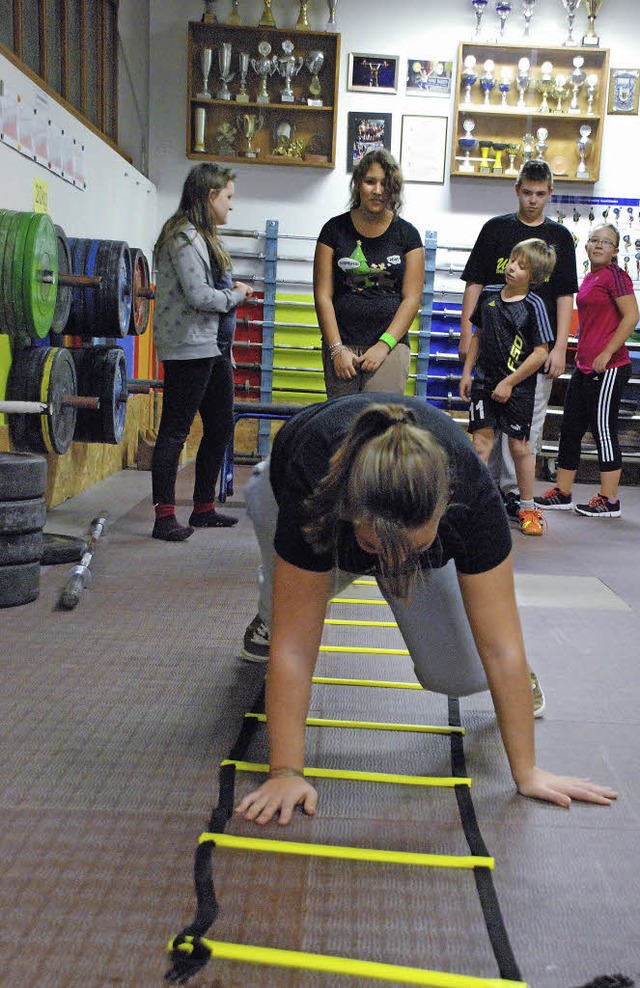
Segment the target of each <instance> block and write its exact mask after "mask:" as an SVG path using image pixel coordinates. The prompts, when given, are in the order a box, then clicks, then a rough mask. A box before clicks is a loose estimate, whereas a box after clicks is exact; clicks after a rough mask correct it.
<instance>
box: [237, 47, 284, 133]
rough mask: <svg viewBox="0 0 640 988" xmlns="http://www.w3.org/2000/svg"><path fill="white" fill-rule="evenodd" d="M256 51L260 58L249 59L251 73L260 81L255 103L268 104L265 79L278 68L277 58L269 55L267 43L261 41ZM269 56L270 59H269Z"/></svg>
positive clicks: (269, 49)
mask: <svg viewBox="0 0 640 988" xmlns="http://www.w3.org/2000/svg"><path fill="white" fill-rule="evenodd" d="M258 51H259V52H260V58H252V59H251V65H252V66H253V71H254V72H255V74H256V75H257V76H258V79H259V80H260V88H259V90H258V95H257V97H256V103H268V102H269V93H268V92H267V79H268V78H269V76H271V75H273V73H274V72H275V71H276V70H277V68H278V56H277V55H271V45H270V44H269V42H268V41H261V42H260V44H259V45H258ZM270 55H271V58H269V56H270ZM245 136H246V134H245Z"/></svg>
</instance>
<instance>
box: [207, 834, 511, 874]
mask: <svg viewBox="0 0 640 988" xmlns="http://www.w3.org/2000/svg"><path fill="white" fill-rule="evenodd" d="M208 842H213V843H214V844H216V845H217V846H218V847H229V848H233V849H236V850H244V851H264V852H266V853H268V854H296V855H299V856H301V857H310V858H337V859H340V860H341V861H367V862H376V863H377V864H397V865H409V866H411V867H420V868H463V869H467V870H472V869H473V868H489V869H491V870H492V871H493V868H494V864H495V862H494V859H493V858H488V857H480V856H477V855H471V854H467V855H463V854H421V853H418V852H412V851H389V850H384V849H376V848H367V847H339V846H336V845H335V844H305V843H302V842H299V841H285V840H265V839H263V838H261V837H236V836H234V835H233V834H211V833H207V832H205V833H204V834H200V837H199V838H198V844H205V843H208Z"/></svg>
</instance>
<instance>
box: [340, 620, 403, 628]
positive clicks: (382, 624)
mask: <svg viewBox="0 0 640 988" xmlns="http://www.w3.org/2000/svg"><path fill="white" fill-rule="evenodd" d="M324 623H325V624H338V625H340V627H345V626H347V625H351V626H352V627H356V628H397V627H398V622H397V621H348V620H346V619H345V620H342V621H340V620H338V618H325V622H324Z"/></svg>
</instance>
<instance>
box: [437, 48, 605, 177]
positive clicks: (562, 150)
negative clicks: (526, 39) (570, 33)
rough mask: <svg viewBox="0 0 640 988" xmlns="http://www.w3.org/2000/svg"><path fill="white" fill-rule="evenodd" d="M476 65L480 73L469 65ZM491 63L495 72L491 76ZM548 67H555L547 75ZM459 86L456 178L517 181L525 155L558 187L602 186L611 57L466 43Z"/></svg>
mask: <svg viewBox="0 0 640 988" xmlns="http://www.w3.org/2000/svg"><path fill="white" fill-rule="evenodd" d="M472 57H473V58H475V66H474V65H473V64H471V65H469V62H470V61H471V59H472ZM522 59H527V60H528V61H529V68H528V70H527V68H526V66H523V69H522V70H520V69H519V64H522V62H521V60H522ZM580 59H582V63H580V62H579V60H580ZM488 60H489V61H491V62H493V63H494V65H493V67H491V66H488V70H489V71H488V72H486V71H485V63H486V62H487V61H488ZM576 62H577V63H576ZM544 63H550V65H551V67H550V68H549V66H546V67H545V71H543V68H542V67H543V65H544ZM572 73H573V74H572ZM474 75H475V77H476V78H475V79H474V78H473V77H474ZM527 75H528V77H529V81H528V84H527V85H526V86H525V85H524V82H525V81H526V76H527ZM519 76H520V89H519V88H518V84H517V80H518V77H519ZM563 79H564V83H563ZM457 80H458V84H457V89H456V104H455V112H454V129H455V135H454V140H453V147H452V152H451V174H452V175H458V176H464V177H465V178H488V179H500V178H507V179H509V180H510V181H513V180H514V178H515V177H516V176H517V174H518V171H519V169H520V166H521V165H522V163H523V161H524V160H526V158H525V156H524V154H523V150H524V151H525V152H529V151H530V152H531V153H528V157H529V158H539V157H542V158H543V159H544V160H545V161H546V162H547V163H548V164H549V166H550V167H551V171H552V172H553V176H554V184H557V183H558V182H578V183H585V182H586V183H590V184H593V183H594V182H597V181H598V179H599V177H600V153H601V148H602V132H603V127H604V119H605V113H606V105H607V85H608V82H609V52H608V50H605V49H600V48H578V47H569V46H567V47H562V48H542V47H531V46H530V45H503V44H483V43H480V42H478V43H476V42H472V41H470V42H463V43H461V44H460V46H459V49H458V74H457ZM492 80H493V86H491V81H492ZM487 93H488V96H486V94H487ZM523 102H524V105H522V104H523ZM543 106H548V107H549V109H548V110H545V109H541V107H543ZM544 131H546V134H545V133H544ZM527 135H529V137H530V138H531V139H530V140H529V139H528V140H526V141H525V137H526V136H527ZM579 141H580V142H581V147H580V149H579V147H578V142H579ZM474 142H476V143H474ZM580 151H582V152H583V157H581V154H580Z"/></svg>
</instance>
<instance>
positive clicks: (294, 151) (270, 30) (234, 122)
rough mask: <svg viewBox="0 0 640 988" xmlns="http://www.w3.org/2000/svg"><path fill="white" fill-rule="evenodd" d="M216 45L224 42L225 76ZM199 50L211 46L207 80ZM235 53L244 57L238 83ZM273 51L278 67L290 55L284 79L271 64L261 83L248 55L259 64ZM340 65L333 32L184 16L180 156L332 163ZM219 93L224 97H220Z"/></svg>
mask: <svg viewBox="0 0 640 988" xmlns="http://www.w3.org/2000/svg"><path fill="white" fill-rule="evenodd" d="M287 42H289V43H290V44H287ZM283 43H284V47H283ZM223 46H227V47H226V52H227V56H228V57H229V68H228V70H227V72H226V75H227V78H228V76H229V75H230V74H231V73H232V74H233V79H230V78H228V81H227V83H225V82H224V81H223V80H222V78H221V75H222V69H221V63H222V61H223V59H222V57H221V52H222V51H223V50H224V49H223ZM229 46H230V47H229ZM205 49H210V50H211V67H210V71H209V73H208V78H207V79H206V80H205V64H206V61H205V59H204V57H203V52H204V51H205ZM241 53H244V54H245V56H248V68H246V75H245V80H244V87H243V86H242V70H241V65H240V55H241ZM319 53H322V56H323V58H322V59H321V58H320V57H319ZM274 56H275V57H276V58H277V59H279V60H280V61H279V62H278V63H277V65H278V67H279V69H280V70H282V69H284V67H285V65H286V61H287V59H288V60H289V69H290V79H289V81H287V79H285V77H284V76H283V75H282V74H281V71H278V70H277V69H276V70H275V71H274V72H273V73H272V74H265V75H264V86H263V82H262V81H261V77H260V76H259V75H258V74H257V73H256V71H255V70H254V68H253V66H252V62H255V63H256V65H259V62H260V60H261V59H262V60H263V66H265V65H266V66H267V67H268V60H269V59H271V60H272V61H273V59H274ZM314 57H315V62H316V65H315V73H314V71H312V70H313V68H314V66H313V61H314ZM310 62H311V63H312V64H311V67H310V65H309V63H310ZM320 62H321V64H320V65H319V64H318V63H320ZM339 69H340V35H339V34H334V33H329V32H324V31H300V30H295V29H291V30H286V31H285V30H282V29H279V28H274V27H236V26H230V25H226V24H206V23H203V22H202V21H192V22H190V23H189V37H188V53H187V157H188V158H191V159H193V160H199V161H223V162H228V163H242V164H251V165H288V166H294V167H299V168H300V167H306V168H335V156H336V119H337V110H338V107H337V102H338V73H339ZM265 90H266V93H267V94H268V101H267V102H265V99H264V93H265ZM283 91H284V92H285V99H282V93H283ZM221 92H223V93H226V94H228V95H229V96H230V98H226V99H225V98H219V94H220V93H221ZM207 93H209V94H210V95H207ZM238 96H240V99H238ZM259 97H261V98H260V99H259Z"/></svg>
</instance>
